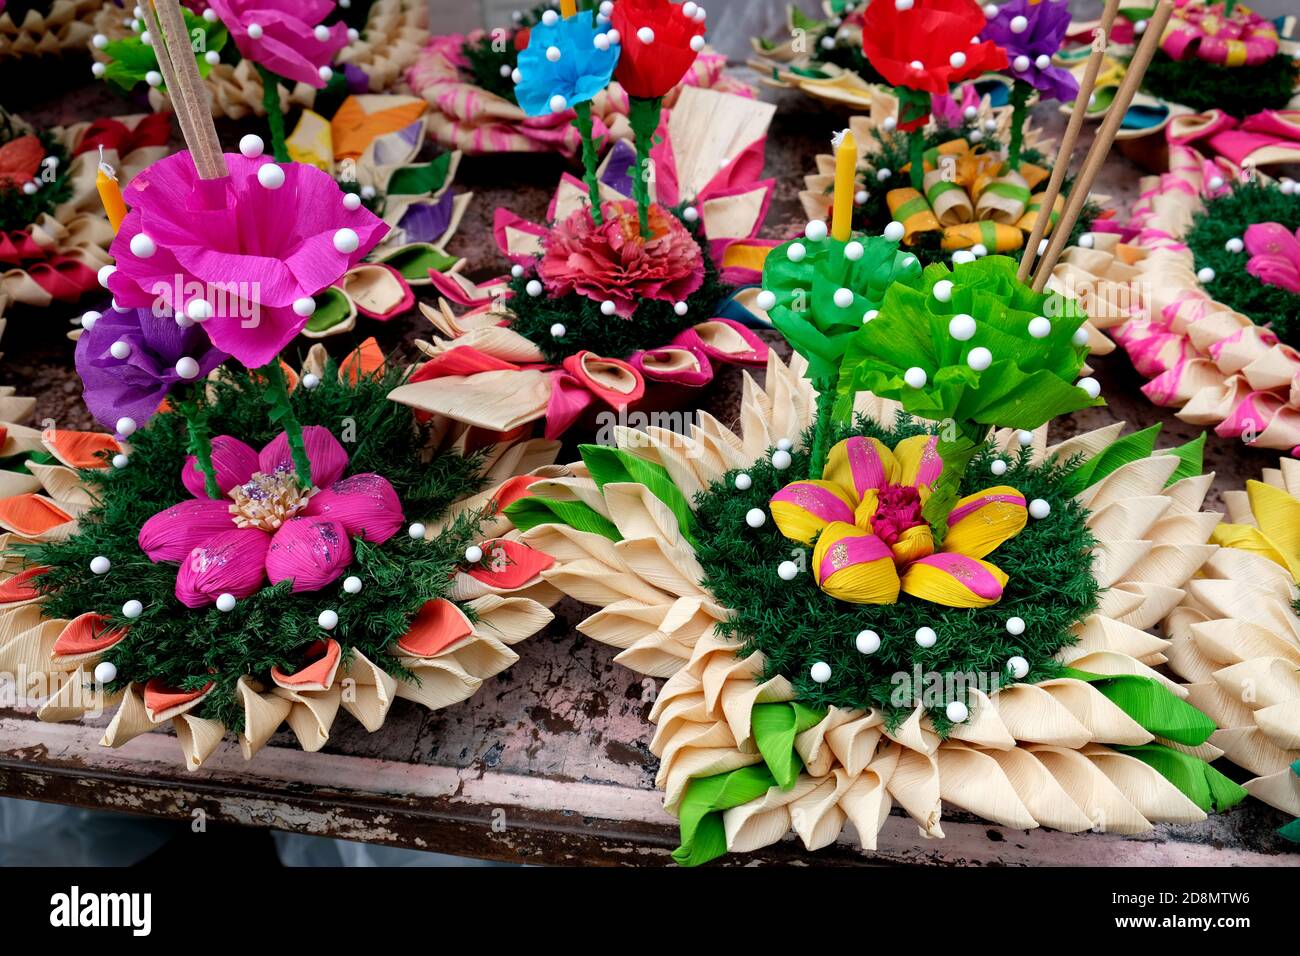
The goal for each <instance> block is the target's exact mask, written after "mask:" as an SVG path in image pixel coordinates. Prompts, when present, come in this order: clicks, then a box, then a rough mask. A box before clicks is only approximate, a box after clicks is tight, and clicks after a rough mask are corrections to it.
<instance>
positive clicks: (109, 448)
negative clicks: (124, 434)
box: [41, 429, 122, 468]
mask: <svg viewBox="0 0 1300 956" xmlns="http://www.w3.org/2000/svg"><path fill="white" fill-rule="evenodd" d="M41 438H42V440H43V441H44V442H45V446H46V447H47V448H49V450H50V451H51V452H52V453H53V454H54V457H55V458H57V459H59V461H61V462H62V463H63V464H65V465H67V466H68V467H69V468H107V467H108V461H107V460H106V459H105V458H101V457H100V456H101V455H103V454H105V453H107V455H108V457H109V458H111V457H112V456H114V455H116V454H117V453H118V452H120V451H121V450H122V446H121V445H119V444H118V443H117V442H116V441H114V440H113V436H112V435H106V434H104V433H103V432H74V431H67V430H65V429H55V430H53V431H46V432H42V433H41Z"/></svg>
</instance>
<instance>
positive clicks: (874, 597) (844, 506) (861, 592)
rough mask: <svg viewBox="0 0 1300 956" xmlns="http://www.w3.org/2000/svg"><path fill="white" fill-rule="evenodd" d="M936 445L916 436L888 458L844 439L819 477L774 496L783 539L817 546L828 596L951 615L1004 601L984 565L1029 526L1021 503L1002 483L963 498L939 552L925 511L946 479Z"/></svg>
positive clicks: (1001, 582)
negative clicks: (906, 602) (941, 608)
mask: <svg viewBox="0 0 1300 956" xmlns="http://www.w3.org/2000/svg"><path fill="white" fill-rule="evenodd" d="M937 442H938V440H937V439H936V438H935V437H934V436H932V435H918V436H916V437H914V438H908V439H905V440H904V441H901V442H899V443H898V445H897V446H895V447H894V448H893V450H890V449H889V447H888V446H886V445H885V444H884V443H883V442H881V441H879V440H877V439H875V438H860V437H855V438H849V439H846V440H845V441H842V442H840V443H839V444H838V445H836V446H835V447H834V448H832V449H831V451H830V454H829V456H828V457H827V459H826V468H825V470H824V471H823V473H822V477H821V478H818V479H808V480H806V481H795V482H792V483H790V484H788V485H786V486H785V487H784V488H782V489H781V490H780V491H778V492H777V493H776V494H775V495H773V496H772V500H771V502H770V509H771V512H772V518H773V519H774V520H775V521H776V525H777V527H778V528H779V529H780V530H781V533H782V534H783V535H785V536H786V537H787V538H789V539H790V540H791V541H797V542H799V543H801V544H813V542H814V541H815V542H816V546H815V547H814V549H813V558H812V564H813V576H814V577H815V578H816V580H817V584H818V585H819V586H820V587H821V589H822V590H823V591H825V592H826V593H827V594H829V595H830V596H831V597H834V598H837V599H839V600H841V601H848V602H849V603H851V604H893V603H894V602H895V601H897V600H898V596H899V593H900V592H902V593H906V594H910V595H912V596H913V597H917V598H921V599H922V600H925V601H932V602H934V603H935V604H942V605H945V606H947V607H988V606H989V605H991V604H996V603H997V602H998V601H999V600H1001V598H1002V589H1003V588H1004V587H1005V586H1006V583H1007V576H1006V574H1005V573H1003V571H1002V570H1001V569H1000V568H998V567H997V566H996V565H994V564H991V563H990V562H988V561H984V560H982V559H983V558H984V557H985V555H988V554H990V553H991V552H993V551H994V550H995V549H997V547H998V546H999V545H1001V544H1002V543H1003V542H1004V541H1007V540H1008V539H1010V538H1012V537H1014V536H1015V535H1017V534H1019V533H1020V531H1021V530H1022V529H1023V528H1024V527H1025V523H1026V521H1027V520H1028V512H1027V511H1026V509H1025V498H1024V495H1022V494H1020V492H1018V491H1017V490H1016V489H1014V488H1011V487H1008V486H1005V485H998V486H995V487H992V488H986V489H984V490H983V491H981V492H978V493H977V494H973V495H968V496H967V497H965V498H962V499H960V500H959V501H958V502H957V503H956V505H955V506H954V507H953V509H952V511H950V512H949V514H948V533H947V535H946V536H945V537H944V539H943V542H942V543H941V545H940V546H939V548H938V549H937V550H936V548H935V541H934V532H933V530H932V529H931V528H930V525H929V523H928V522H927V521H926V520H925V518H924V517H923V515H922V508H923V507H924V505H925V503H926V501H927V500H928V499H929V497H930V489H931V487H932V486H933V485H934V483H935V482H936V481H937V480H938V478H939V475H940V473H941V472H942V471H943V461H942V460H941V459H940V458H939V454H938V451H937V450H936V446H937Z"/></svg>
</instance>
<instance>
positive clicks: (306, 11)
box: [208, 0, 348, 89]
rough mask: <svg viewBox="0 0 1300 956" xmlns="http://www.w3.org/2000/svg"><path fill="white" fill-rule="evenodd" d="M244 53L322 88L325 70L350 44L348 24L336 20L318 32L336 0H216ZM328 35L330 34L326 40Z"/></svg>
mask: <svg viewBox="0 0 1300 956" xmlns="http://www.w3.org/2000/svg"><path fill="white" fill-rule="evenodd" d="M208 6H209V7H211V8H212V10H214V11H215V12H216V14H217V19H219V20H220V21H221V22H222V23H224V24H225V25H226V29H227V30H229V31H230V35H231V36H232V37H233V38H234V40H235V46H237V47H239V52H240V55H242V56H243V57H244V59H246V60H252V61H253V62H254V63H257V64H259V65H260V66H264V67H266V69H268V70H270V71H271V72H272V73H274V74H275V75H276V76H282V77H284V78H285V79H287V80H295V81H297V82H299V83H306V84H307V85H308V86H314V87H316V89H320V88H322V87H323V86H324V85H325V82H326V81H325V79H324V78H322V77H321V74H320V70H321V67H323V66H329V65H330V62H331V61H332V60H333V59H334V54H336V53H338V51H339V50H341V49H343V48H344V47H345V46H347V45H348V26H347V24H346V23H336V24H334V25H333V26H331V27H326V28H325V29H324V30H322V31H321V33H320V34H319V35H318V34H317V33H316V29H317V25H318V24H319V23H320V22H321V21H322V20H324V19H325V18H326V17H327V16H329V14H330V13H331V12H333V10H334V2H333V0H210V2H209V4H208ZM322 37H324V39H322Z"/></svg>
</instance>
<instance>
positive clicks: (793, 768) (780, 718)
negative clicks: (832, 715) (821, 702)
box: [749, 701, 826, 790]
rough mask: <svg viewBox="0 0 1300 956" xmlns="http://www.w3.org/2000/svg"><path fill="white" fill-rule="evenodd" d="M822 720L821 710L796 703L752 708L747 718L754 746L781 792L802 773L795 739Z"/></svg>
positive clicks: (824, 714) (789, 786)
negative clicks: (756, 747)
mask: <svg viewBox="0 0 1300 956" xmlns="http://www.w3.org/2000/svg"><path fill="white" fill-rule="evenodd" d="M825 716H826V711H825V710H824V709H816V708H812V707H805V706H804V705H803V704H800V703H798V702H796V701H792V702H790V703H780V704H755V705H754V709H753V710H752V711H751V712H750V718H749V719H750V724H751V727H752V729H753V732H754V743H755V744H756V745H757V746H758V752H759V753H761V754H762V755H763V762H764V763H766V764H767V767H768V769H769V770H770V771H772V776H773V777H774V778H775V779H776V782H777V785H778V786H780V788H781V789H782V790H789V789H790V788H791V787H793V786H794V784H795V781H796V780H797V779H798V778H799V771H800V770H802V769H803V761H802V760H800V759H799V755H798V754H797V753H795V749H794V739H795V737H797V736H798V735H799V734H801V733H803V732H804V731H805V730H807V729H808V728H809V727H812V726H815V725H816V724H817V723H818V722H819V721H820V720H821V719H822V718H823V717H825Z"/></svg>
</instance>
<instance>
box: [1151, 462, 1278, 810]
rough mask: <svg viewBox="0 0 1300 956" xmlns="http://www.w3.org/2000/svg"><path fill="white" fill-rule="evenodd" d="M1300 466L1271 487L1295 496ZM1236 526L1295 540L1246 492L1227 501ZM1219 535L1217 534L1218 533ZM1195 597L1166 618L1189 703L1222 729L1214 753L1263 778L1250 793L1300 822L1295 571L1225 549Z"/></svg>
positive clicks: (1268, 479) (1190, 587) (1268, 475)
mask: <svg viewBox="0 0 1300 956" xmlns="http://www.w3.org/2000/svg"><path fill="white" fill-rule="evenodd" d="M1298 466H1300V463H1298V462H1296V461H1294V460H1291V459H1284V460H1283V461H1282V462H1281V463H1280V464H1279V467H1278V468H1276V469H1265V471H1264V475H1263V479H1264V482H1265V483H1266V484H1269V485H1272V486H1273V487H1276V488H1279V489H1281V490H1283V491H1284V492H1286V493H1287V494H1290V495H1292V496H1294V495H1295V494H1296V493H1297V492H1298V491H1300V467H1298ZM1224 499H1225V502H1226V503H1227V505H1228V511H1229V518H1230V520H1231V522H1232V523H1233V524H1236V525H1247V526H1250V527H1253V528H1256V529H1257V530H1258V531H1259V532H1260V533H1261V534H1263V535H1264V536H1265V537H1267V538H1268V539H1269V540H1270V541H1273V540H1277V541H1286V540H1291V537H1290V536H1291V535H1292V534H1293V532H1292V531H1291V529H1289V528H1288V527H1286V526H1285V524H1275V522H1279V521H1282V520H1284V519H1280V518H1278V517H1277V516H1276V515H1272V514H1268V515H1263V516H1261V515H1256V514H1255V513H1253V511H1252V508H1251V501H1250V498H1249V496H1247V495H1246V494H1245V492H1244V491H1240V492H1232V491H1230V492H1227V493H1226V494H1225V495H1224ZM1211 530H1213V529H1211ZM1184 587H1185V592H1186V593H1185V597H1184V598H1183V600H1182V602H1180V604H1179V605H1178V606H1177V607H1175V608H1174V609H1172V610H1171V611H1170V612H1169V614H1168V615H1167V616H1166V618H1165V620H1164V622H1163V627H1164V630H1165V633H1166V635H1167V636H1168V637H1169V638H1170V642H1171V643H1170V649H1169V652H1168V654H1167V656H1168V658H1169V662H1168V663H1169V668H1170V670H1172V671H1173V672H1174V673H1175V674H1177V675H1178V676H1179V677H1181V678H1182V679H1184V680H1186V681H1188V682H1189V683H1188V685H1187V692H1188V698H1187V699H1188V701H1189V702H1191V703H1192V704H1193V705H1194V706H1196V707H1198V708H1200V709H1201V710H1202V711H1203V712H1204V713H1206V714H1208V715H1209V716H1210V717H1211V718H1212V719H1213V720H1214V722H1215V723H1216V724H1218V725H1219V727H1220V728H1221V729H1220V730H1218V731H1216V732H1215V733H1214V734H1213V735H1212V736H1211V738H1210V741H1209V744H1208V746H1212V747H1213V748H1214V749H1215V750H1216V751H1218V752H1220V753H1222V755H1223V756H1224V757H1225V759H1227V760H1231V761H1232V762H1233V763H1235V764H1237V765H1238V766H1240V767H1243V768H1244V769H1246V770H1248V771H1250V772H1251V773H1254V774H1256V775H1257V776H1256V777H1255V778H1254V779H1252V780H1248V781H1246V783H1245V784H1244V786H1245V787H1246V789H1247V790H1248V791H1249V792H1250V793H1251V794H1252V795H1253V796H1255V797H1256V798H1257V799H1260V800H1263V801H1264V802H1265V803H1269V804H1271V805H1272V806H1275V807H1277V808H1278V809H1281V810H1283V811H1285V812H1287V813H1291V814H1295V815H1300V777H1297V776H1296V774H1295V773H1294V772H1292V770H1291V764H1292V763H1294V761H1295V760H1297V759H1300V619H1297V617H1296V615H1295V612H1294V611H1293V609H1292V601H1293V600H1294V598H1295V596H1296V588H1295V582H1294V581H1293V580H1292V577H1291V571H1290V570H1289V569H1288V568H1287V567H1285V566H1283V565H1281V564H1279V563H1277V562H1275V561H1273V560H1271V559H1270V558H1268V557H1265V556H1264V555H1262V554H1258V553H1254V552H1251V551H1245V550H1240V549H1238V548H1236V547H1221V548H1217V550H1216V551H1215V553H1214V554H1213V555H1212V556H1211V557H1210V558H1209V559H1208V560H1207V561H1206V562H1205V563H1204V564H1203V565H1202V568H1201V570H1200V573H1199V575H1198V576H1197V577H1196V578H1195V579H1194V580H1190V581H1188V582H1187V583H1186V584H1185V586H1184Z"/></svg>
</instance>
